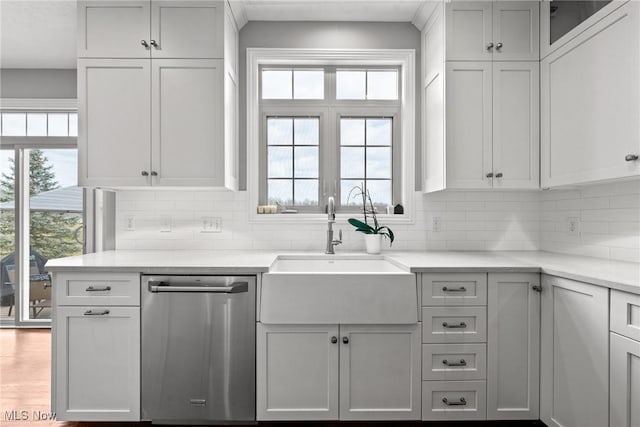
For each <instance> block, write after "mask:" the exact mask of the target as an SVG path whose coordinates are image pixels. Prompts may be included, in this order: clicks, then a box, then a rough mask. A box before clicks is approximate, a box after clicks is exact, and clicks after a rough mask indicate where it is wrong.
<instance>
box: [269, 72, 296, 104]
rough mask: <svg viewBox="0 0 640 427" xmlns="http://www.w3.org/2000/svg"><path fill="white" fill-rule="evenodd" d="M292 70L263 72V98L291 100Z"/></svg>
mask: <svg viewBox="0 0 640 427" xmlns="http://www.w3.org/2000/svg"><path fill="white" fill-rule="evenodd" d="M291 91H292V87H291V70H263V71H262V98H263V99H291Z"/></svg>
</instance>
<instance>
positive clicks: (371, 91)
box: [367, 71, 398, 99]
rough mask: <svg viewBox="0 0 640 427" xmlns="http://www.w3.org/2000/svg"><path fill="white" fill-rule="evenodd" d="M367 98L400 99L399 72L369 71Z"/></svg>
mask: <svg viewBox="0 0 640 427" xmlns="http://www.w3.org/2000/svg"><path fill="white" fill-rule="evenodd" d="M367 99H398V72H397V71H369V72H368V73H367Z"/></svg>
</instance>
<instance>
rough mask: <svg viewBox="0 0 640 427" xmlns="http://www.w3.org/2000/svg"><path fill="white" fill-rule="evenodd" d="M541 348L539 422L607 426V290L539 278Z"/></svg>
mask: <svg viewBox="0 0 640 427" xmlns="http://www.w3.org/2000/svg"><path fill="white" fill-rule="evenodd" d="M541 344H542V345H541V348H542V352H541V363H540V369H541V381H540V396H541V398H540V418H541V419H542V421H543V422H544V423H545V424H546V425H547V426H549V427H602V426H605V427H606V426H608V425H609V289H607V288H604V287H600V286H595V285H590V284H587V283H583V282H577V281H573V280H568V279H562V278H559V277H554V276H547V275H543V276H542V328H541ZM611 427H618V425H611Z"/></svg>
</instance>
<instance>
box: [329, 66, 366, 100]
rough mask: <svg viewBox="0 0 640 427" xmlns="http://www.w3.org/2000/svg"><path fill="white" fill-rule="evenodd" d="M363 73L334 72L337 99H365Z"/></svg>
mask: <svg viewBox="0 0 640 427" xmlns="http://www.w3.org/2000/svg"><path fill="white" fill-rule="evenodd" d="M365 97H366V72H365V71H336V98H337V99H365Z"/></svg>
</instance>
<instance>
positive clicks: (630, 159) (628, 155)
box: [624, 154, 638, 162]
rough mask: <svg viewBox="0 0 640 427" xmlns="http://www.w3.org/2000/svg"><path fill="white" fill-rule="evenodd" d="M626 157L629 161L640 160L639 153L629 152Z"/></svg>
mask: <svg viewBox="0 0 640 427" xmlns="http://www.w3.org/2000/svg"><path fill="white" fill-rule="evenodd" d="M624 159H625V160H626V161H627V162H635V161H636V160H638V155H637V154H627V155H626V156H624Z"/></svg>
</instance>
